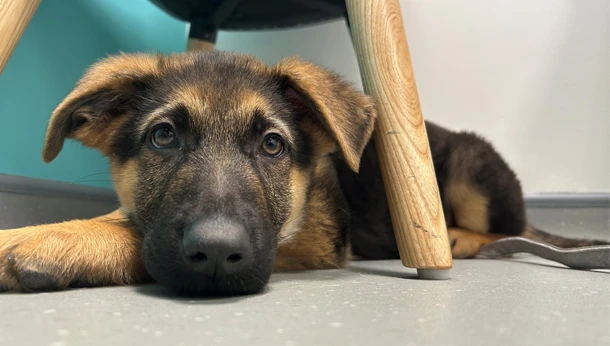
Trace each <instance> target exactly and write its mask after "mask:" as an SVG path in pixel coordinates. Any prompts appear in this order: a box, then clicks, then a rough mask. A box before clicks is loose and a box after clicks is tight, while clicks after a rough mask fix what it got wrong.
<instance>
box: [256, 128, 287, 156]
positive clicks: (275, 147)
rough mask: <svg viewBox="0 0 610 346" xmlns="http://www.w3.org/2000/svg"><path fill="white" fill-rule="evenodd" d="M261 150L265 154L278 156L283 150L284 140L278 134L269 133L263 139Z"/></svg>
mask: <svg viewBox="0 0 610 346" xmlns="http://www.w3.org/2000/svg"><path fill="white" fill-rule="evenodd" d="M261 151H262V152H263V154H265V155H267V156H271V157H279V156H280V155H282V153H283V152H284V140H282V137H280V135H278V134H275V133H272V134H269V135H267V136H266V137H265V139H263V144H261Z"/></svg>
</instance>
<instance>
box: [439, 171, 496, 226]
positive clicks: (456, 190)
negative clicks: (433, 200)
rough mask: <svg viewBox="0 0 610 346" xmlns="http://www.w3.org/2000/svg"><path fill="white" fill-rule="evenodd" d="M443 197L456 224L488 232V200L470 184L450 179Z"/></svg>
mask: <svg viewBox="0 0 610 346" xmlns="http://www.w3.org/2000/svg"><path fill="white" fill-rule="evenodd" d="M445 197H446V199H447V202H448V203H449V205H450V207H451V210H452V212H453V217H454V221H455V223H456V225H458V226H459V227H461V228H465V229H469V230H471V231H475V232H479V233H488V232H489V221H488V220H489V217H488V214H487V211H488V204H489V201H488V199H487V197H486V196H485V195H484V194H482V193H480V192H479V191H477V190H476V188H475V187H474V186H472V184H469V183H468V182H465V181H460V180H450V181H449V183H448V184H447V187H446V188H445Z"/></svg>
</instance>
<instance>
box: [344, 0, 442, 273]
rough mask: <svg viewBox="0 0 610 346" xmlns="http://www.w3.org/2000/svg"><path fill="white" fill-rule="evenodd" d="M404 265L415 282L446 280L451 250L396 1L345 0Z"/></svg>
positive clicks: (407, 47) (398, 6)
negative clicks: (372, 106)
mask: <svg viewBox="0 0 610 346" xmlns="http://www.w3.org/2000/svg"><path fill="white" fill-rule="evenodd" d="M346 3H347V9H348V16H349V22H350V30H351V33H352V39H353V42H354V46H355V49H356V54H357V56H358V64H359V66H360V73H361V74H362V81H363V85H364V89H365V91H366V92H367V93H368V94H369V95H371V96H372V97H373V98H374V99H375V101H376V102H377V107H378V111H379V117H378V120H377V127H376V130H375V134H374V140H375V146H376V148H377V154H378V156H379V164H380V167H381V172H382V177H383V181H384V186H385V189H386V194H387V198H388V205H389V209H390V214H391V217H392V225H393V227H394V232H395V234H396V241H397V243H398V249H399V252H400V257H401V259H402V263H403V265H404V266H406V267H412V268H417V269H418V274H419V277H420V278H428V279H444V278H449V274H450V273H449V269H450V268H451V267H452V258H451V249H450V245H449V240H448V237H447V226H446V224H445V217H444V215H443V208H442V204H441V200H440V195H439V190H438V184H437V182H436V177H435V174H434V166H433V164H432V157H431V154H430V147H429V144H428V136H427V134H426V128H425V124H424V119H423V117H422V112H421V108H420V104H419V96H418V94H417V87H416V84H415V77H414V75H413V67H412V66H411V57H410V54H409V46H408V43H407V36H406V34H405V31H404V27H403V21H402V14H401V12H400V5H399V3H398V0H383V1H379V0H346Z"/></svg>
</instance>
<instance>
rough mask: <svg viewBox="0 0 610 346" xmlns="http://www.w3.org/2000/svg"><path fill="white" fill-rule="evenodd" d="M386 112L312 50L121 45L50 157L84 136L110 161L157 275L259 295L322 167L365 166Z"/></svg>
mask: <svg viewBox="0 0 610 346" xmlns="http://www.w3.org/2000/svg"><path fill="white" fill-rule="evenodd" d="M374 117H375V111H374V107H373V104H372V102H371V100H370V99H369V98H368V97H367V96H365V95H363V94H361V93H359V92H358V91H356V90H354V89H353V88H352V87H351V86H349V85H348V84H347V83H345V82H343V81H342V80H341V79H340V78H339V77H337V76H336V75H334V74H333V73H331V72H329V71H327V70H324V69H322V68H320V67H317V66H314V65H312V64H309V63H306V62H303V61H299V60H294V59H292V60H286V61H283V62H281V63H279V64H278V65H276V66H275V67H273V68H268V67H266V66H265V65H264V64H263V63H262V62H260V61H258V60H256V59H254V58H252V57H247V56H242V55H235V54H228V53H218V52H214V53H188V54H178V55H172V56H161V55H120V56H115V57H110V58H107V59H105V60H103V61H101V62H99V63H97V64H96V65H94V66H93V67H92V68H91V69H90V70H89V71H88V72H87V73H86V74H85V76H84V77H83V78H82V79H81V81H79V83H78V84H77V86H76V87H75V89H74V90H73V91H72V92H71V93H70V94H69V95H68V96H67V97H66V98H65V99H64V100H63V102H62V103H61V104H60V105H59V106H58V107H57V109H56V110H55V111H54V113H53V115H52V117H51V119H50V122H49V126H48V131H47V135H46V141H45V146H44V152H43V158H44V160H45V161H46V162H49V161H51V160H53V159H54V158H55V157H56V156H57V155H58V154H59V152H60V150H61V148H62V145H63V142H64V139H65V138H74V139H76V140H79V141H81V142H82V143H83V144H84V145H86V146H89V147H93V148H95V149H98V150H100V151H101V152H102V153H103V154H105V155H106V156H107V157H108V158H109V159H110V164H111V171H112V174H113V181H114V185H115V188H116V190H117V192H118V194H119V198H120V200H121V204H122V207H123V208H124V210H125V211H126V212H127V213H128V214H129V217H130V218H131V220H132V221H133V222H134V224H135V225H136V226H137V228H138V229H139V230H140V231H141V232H142V235H143V239H144V243H143V250H142V256H143V260H144V263H145V265H146V268H147V269H148V271H149V273H150V274H151V276H152V277H153V278H154V279H155V280H157V281H158V282H160V283H162V284H165V285H168V286H171V287H173V288H175V289H177V290H182V291H187V292H191V293H215V292H217V293H251V292H256V291H259V290H260V289H262V288H263V287H264V285H265V284H266V282H267V281H268V279H269V276H270V274H271V271H272V269H273V265H274V257H275V251H276V247H277V244H278V237H279V234H280V233H281V230H282V228H284V227H287V225H288V224H290V222H291V221H292V219H293V218H295V217H297V216H300V215H302V214H303V213H304V211H303V208H304V206H305V204H306V200H307V191H308V187H309V185H310V179H311V172H312V171H313V169H314V167H315V165H316V163H317V162H319V160H320V159H321V158H323V157H325V156H327V155H328V154H330V153H333V152H337V153H338V154H339V155H340V156H341V157H342V158H343V159H344V160H345V162H346V163H347V165H349V166H350V167H351V168H352V169H353V170H357V169H358V166H359V162H360V155H361V154H362V151H363V149H364V146H365V145H366V142H367V141H368V139H369V138H370V135H371V132H372V130H373V124H374Z"/></svg>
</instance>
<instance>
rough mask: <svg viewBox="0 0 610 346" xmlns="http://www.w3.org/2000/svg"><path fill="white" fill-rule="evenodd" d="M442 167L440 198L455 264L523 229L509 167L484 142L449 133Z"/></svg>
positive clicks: (520, 205) (519, 193)
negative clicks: (457, 260)
mask: <svg viewBox="0 0 610 346" xmlns="http://www.w3.org/2000/svg"><path fill="white" fill-rule="evenodd" d="M447 146H448V148H449V150H448V152H449V155H448V158H447V162H446V164H445V165H443V166H444V168H445V169H446V171H445V172H444V175H445V177H446V180H445V184H444V188H443V194H444V197H445V209H446V210H445V212H446V213H447V214H448V215H449V217H448V220H449V221H448V223H449V224H448V226H449V227H450V228H451V227H454V228H451V229H449V230H448V231H449V238H450V240H451V245H452V253H453V256H454V257H455V258H470V257H474V256H475V255H476V254H477V253H478V251H479V249H480V248H481V246H483V245H485V244H487V243H489V242H491V241H494V240H497V239H500V238H504V237H507V236H515V235H521V234H523V232H524V231H525V229H526V218H525V205H524V201H523V194H522V191H521V185H520V183H519V180H518V179H517V177H516V175H515V174H514V173H513V171H512V170H511V169H510V167H509V166H508V164H507V163H506V162H505V161H504V160H503V159H502V157H501V156H500V155H499V154H498V153H497V152H496V151H495V150H494V148H493V147H492V146H491V144H489V143H488V142H486V141H485V140H483V139H482V138H480V137H478V136H476V135H474V134H471V133H453V134H451V135H450V136H448V138H447Z"/></svg>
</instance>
